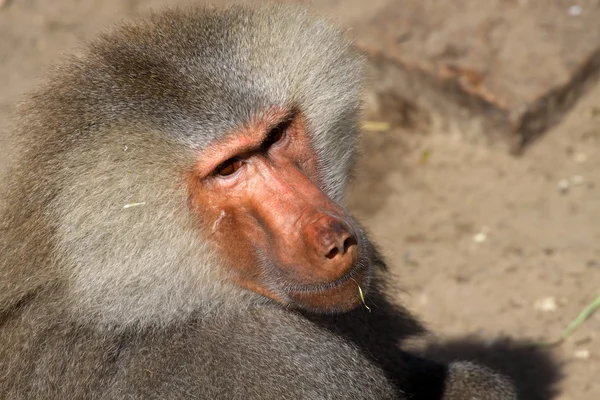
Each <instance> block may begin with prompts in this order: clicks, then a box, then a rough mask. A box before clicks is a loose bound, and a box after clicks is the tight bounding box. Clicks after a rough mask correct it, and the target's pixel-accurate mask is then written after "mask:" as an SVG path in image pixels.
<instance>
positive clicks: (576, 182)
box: [569, 175, 585, 186]
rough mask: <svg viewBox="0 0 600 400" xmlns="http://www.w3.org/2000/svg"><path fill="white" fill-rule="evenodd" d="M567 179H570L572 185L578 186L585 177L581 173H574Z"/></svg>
mask: <svg viewBox="0 0 600 400" xmlns="http://www.w3.org/2000/svg"><path fill="white" fill-rule="evenodd" d="M569 180H570V181H571V183H572V184H573V186H578V185H581V184H582V183H583V181H584V180H585V179H584V177H583V176H581V175H574V176H572V177H571V178H570V179H569Z"/></svg>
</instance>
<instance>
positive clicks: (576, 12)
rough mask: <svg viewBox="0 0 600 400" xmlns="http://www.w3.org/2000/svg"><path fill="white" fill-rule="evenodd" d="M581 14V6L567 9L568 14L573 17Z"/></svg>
mask: <svg viewBox="0 0 600 400" xmlns="http://www.w3.org/2000/svg"><path fill="white" fill-rule="evenodd" d="M582 12H583V8H581V6H578V5H576V4H575V5H572V6H571V7H569V14H570V15H572V16H574V17H578V16H580V15H581V13H582Z"/></svg>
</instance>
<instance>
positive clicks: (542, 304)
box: [533, 297, 557, 312]
mask: <svg viewBox="0 0 600 400" xmlns="http://www.w3.org/2000/svg"><path fill="white" fill-rule="evenodd" d="M533 308H535V309H536V310H540V311H543V312H553V311H556V308H557V306H556V299H555V298H554V297H543V298H541V299H538V300H536V301H535V303H534V304H533Z"/></svg>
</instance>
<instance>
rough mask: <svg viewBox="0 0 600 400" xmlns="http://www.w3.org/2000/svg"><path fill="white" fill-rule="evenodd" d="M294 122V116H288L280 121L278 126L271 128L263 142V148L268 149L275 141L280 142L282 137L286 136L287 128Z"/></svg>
mask: <svg viewBox="0 0 600 400" xmlns="http://www.w3.org/2000/svg"><path fill="white" fill-rule="evenodd" d="M291 123H292V118H291V117H290V118H286V119H285V121H282V122H280V123H279V124H278V125H277V126H276V127H274V128H273V129H271V130H270V131H269V133H268V134H267V137H266V138H265V140H264V141H263V142H262V144H261V146H260V147H261V148H262V149H263V150H268V149H269V147H271V146H273V145H274V144H275V143H277V142H279V141H280V140H281V139H283V138H284V137H285V133H286V131H287V129H288V128H289V127H290V125H291Z"/></svg>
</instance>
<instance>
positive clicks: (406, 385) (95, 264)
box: [0, 6, 515, 400]
mask: <svg viewBox="0 0 600 400" xmlns="http://www.w3.org/2000/svg"><path fill="white" fill-rule="evenodd" d="M361 65H362V60H361V58H360V57H359V56H358V55H356V54H355V53H354V52H353V50H352V49H351V46H350V44H349V42H348V41H347V40H345V39H344V38H343V37H342V35H341V34H340V33H339V32H338V31H337V30H336V29H335V28H332V27H330V25H328V24H327V23H324V22H323V21H322V20H320V19H318V18H316V19H315V18H313V17H310V16H309V15H308V14H307V13H306V12H303V11H299V10H297V9H295V8H286V7H283V6H268V7H254V8H253V7H250V8H247V7H241V6H238V7H233V8H227V9H221V10H219V9H212V8H203V7H197V8H190V9H183V10H166V11H164V12H162V13H155V14H152V15H150V16H148V17H147V18H145V19H140V20H138V21H136V22H133V23H129V24H124V25H122V26H120V27H117V28H115V29H114V30H112V31H110V32H107V33H105V34H103V35H100V37H99V38H98V39H96V40H94V41H92V42H91V43H89V44H88V45H87V47H86V50H85V51H84V53H83V55H81V56H78V57H72V58H70V59H69V60H66V61H65V62H64V63H63V64H62V66H59V67H57V69H56V70H55V71H54V72H51V73H50V74H49V77H48V79H47V83H46V84H44V85H43V86H42V87H41V88H40V89H38V90H37V91H35V92H33V93H32V94H31V95H30V96H29V98H28V100H27V101H25V102H24V103H23V105H21V106H20V107H19V108H18V111H17V115H16V121H17V124H16V128H15V130H14V132H13V135H14V136H15V138H16V140H17V141H18V145H19V147H20V148H22V149H23V151H22V154H21V156H20V158H19V159H18V160H17V161H16V162H15V164H14V166H13V167H12V169H11V171H10V173H9V178H8V182H7V183H6V188H7V189H6V190H5V199H4V204H5V207H4V209H3V211H2V216H1V220H0V224H1V225H0V229H1V232H2V236H1V239H0V240H1V241H0V363H1V364H0V397H1V398H3V399H11V400H18V399H192V398H194V399H196V398H203V399H221V398H222V399H252V398H257V399H263V398H264V399H325V398H341V399H441V398H444V399H455V400H456V399H470V398H475V397H477V398H478V399H494V400H496V399H498V400H500V399H501V400H507V399H513V398H515V395H514V391H513V389H512V386H511V384H510V383H508V382H507V381H506V380H505V379H504V378H502V377H501V376H499V375H496V374H495V373H493V372H491V371H488V370H487V369H486V368H483V367H479V366H476V365H474V364H470V363H461V362H457V363H454V364H450V365H449V366H446V365H441V364H437V363H435V362H433V361H428V360H424V359H421V358H419V357H417V356H413V355H409V354H405V353H402V352H401V351H399V350H398V349H397V348H396V343H395V341H394V339H393V335H391V336H390V338H391V339H389V340H388V339H387V338H386V336H385V335H384V334H383V333H381V332H383V331H385V330H393V329H395V328H396V327H397V326H396V325H398V329H403V328H402V324H398V323H397V321H398V319H397V318H396V317H397V316H399V315H400V314H401V312H399V311H398V310H399V309H397V308H395V306H394V305H393V304H392V303H391V302H389V301H388V300H386V297H385V293H384V289H383V284H382V282H383V281H384V275H385V266H384V264H383V261H382V259H381V257H380V256H379V255H378V253H377V251H376V249H375V247H374V246H373V245H372V244H371V242H370V241H369V240H368V238H367V236H366V235H365V232H364V230H363V229H362V228H361V226H360V225H359V224H358V223H357V222H356V221H355V220H353V218H352V217H351V216H350V215H349V214H348V213H347V211H346V210H345V209H344V207H343V204H344V191H345V188H346V185H347V183H348V176H349V173H350V170H351V168H352V166H353V163H354V161H355V153H356V145H357V144H356V142H357V132H358V127H357V125H358V118H359V117H358V111H359V108H360V95H359V92H360V89H361V85H362V83H361V81H362V72H361V70H362V67H361ZM363 302H364V304H363ZM365 307H369V308H370V310H371V311H369V310H368V309H367V308H365ZM407 321H410V318H407ZM408 323H409V322H407V324H408ZM394 324H396V325H394ZM378 327H380V328H381V327H383V328H384V329H380V330H379V331H377V328H378ZM405 327H406V326H405ZM370 335H371V336H370ZM378 335H381V336H378ZM388 336H389V335H388Z"/></svg>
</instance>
